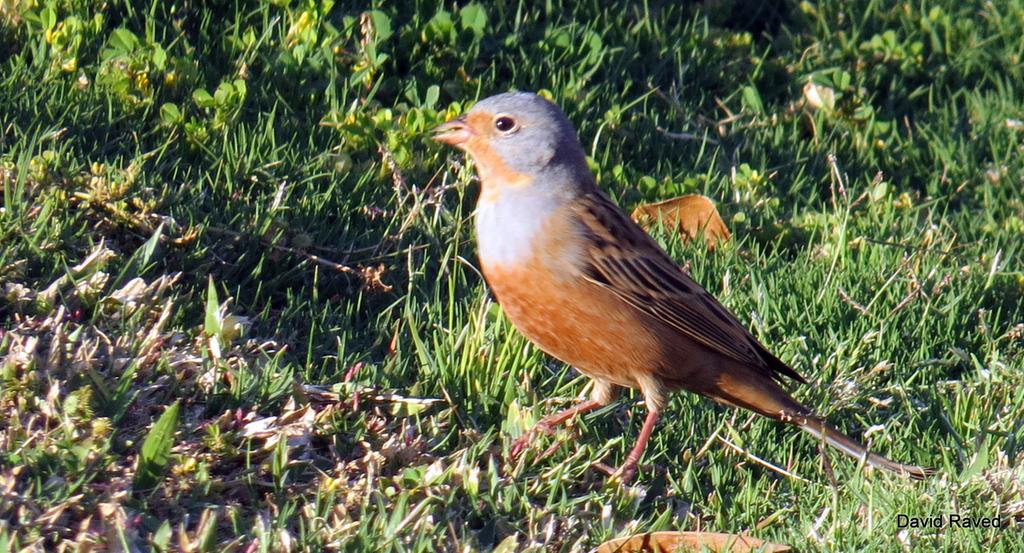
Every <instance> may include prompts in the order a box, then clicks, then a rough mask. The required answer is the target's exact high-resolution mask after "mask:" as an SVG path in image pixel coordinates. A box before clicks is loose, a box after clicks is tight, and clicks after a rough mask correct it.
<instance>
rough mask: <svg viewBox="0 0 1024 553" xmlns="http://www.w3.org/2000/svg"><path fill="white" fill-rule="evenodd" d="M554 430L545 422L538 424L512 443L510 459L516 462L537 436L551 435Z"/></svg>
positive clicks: (509, 453)
mask: <svg viewBox="0 0 1024 553" xmlns="http://www.w3.org/2000/svg"><path fill="white" fill-rule="evenodd" d="M551 432H552V429H551V427H550V426H548V425H546V424H544V423H543V422H539V423H537V424H536V425H535V426H534V427H533V428H531V429H529V430H528V431H527V432H526V434H523V435H522V436H520V437H519V439H517V440H516V441H514V442H512V447H511V448H510V449H509V452H508V458H509V460H512V461H514V460H515V459H516V458H518V457H519V456H520V455H521V454H522V453H523V452H524V451H526V448H527V447H529V446H530V442H531V441H533V439H534V438H535V437H536V436H537V434H545V435H546V434H551Z"/></svg>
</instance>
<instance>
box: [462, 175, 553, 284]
mask: <svg viewBox="0 0 1024 553" xmlns="http://www.w3.org/2000/svg"><path fill="white" fill-rule="evenodd" d="M558 206H559V202H558V201H557V200H555V199H554V198H552V197H551V196H549V195H547V194H538V193H537V191H529V190H514V189H510V190H503V191H502V192H501V195H500V198H495V200H494V201H487V202H485V201H481V202H480V203H478V204H477V206H476V211H475V212H474V221H475V223H476V240H477V248H478V251H479V255H480V261H481V263H483V264H484V265H488V266H510V265H514V264H517V263H522V262H526V261H528V260H529V259H530V257H531V255H533V254H534V253H536V249H537V244H538V243H537V240H538V239H539V238H542V237H541V236H540V233H541V232H542V231H543V230H544V227H545V226H546V225H547V223H548V220H549V219H550V217H551V215H552V214H553V213H554V211H555V210H556V209H557V207H558Z"/></svg>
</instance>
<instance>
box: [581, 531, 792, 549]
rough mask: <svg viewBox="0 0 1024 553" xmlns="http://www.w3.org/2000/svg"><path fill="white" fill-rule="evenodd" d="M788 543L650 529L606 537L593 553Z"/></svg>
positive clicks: (764, 546) (761, 546) (767, 546)
mask: <svg viewBox="0 0 1024 553" xmlns="http://www.w3.org/2000/svg"><path fill="white" fill-rule="evenodd" d="M791 550H792V548H790V547H789V546H788V545H782V544H778V543H769V542H766V541H763V540H759V539H757V538H752V537H750V536H743V535H737V534H722V533H718V532H650V533H647V534H637V535H635V536H629V537H627V538H618V539H614V540H610V541H606V542H604V543H602V544H601V545H599V546H598V547H597V549H595V550H594V553H674V552H677V551H716V552H717V551H729V552H730V553H743V552H746V551H763V552H765V553H781V552H783V551H791Z"/></svg>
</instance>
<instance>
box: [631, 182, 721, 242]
mask: <svg viewBox="0 0 1024 553" xmlns="http://www.w3.org/2000/svg"><path fill="white" fill-rule="evenodd" d="M632 217H633V220H634V221H636V222H637V223H639V224H640V225H642V226H643V227H644V228H646V229H648V230H650V227H651V226H652V225H656V224H657V223H658V221H659V220H660V221H662V223H663V224H664V225H665V228H676V229H678V230H679V232H680V234H682V236H683V239H684V240H686V241H689V240H693V239H694V238H696V237H697V236H698V235H699V234H700V233H701V231H703V232H704V240H705V241H706V242H707V244H708V249H710V250H713V249H715V246H716V245H717V244H718V243H719V242H723V241H725V240H728V239H729V236H731V235H730V233H729V228H728V227H726V226H725V222H724V221H722V217H721V216H719V215H718V209H716V208H715V203H714V202H712V201H711V200H710V199H709V198H708V197H707V196H701V195H700V194H688V195H686V196H679V197H678V198H672V199H670V200H664V201H661V202H656V203H653V204H646V205H641V206H639V207H637V208H636V209H634V210H633V215H632Z"/></svg>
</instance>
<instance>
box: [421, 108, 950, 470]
mask: <svg viewBox="0 0 1024 553" xmlns="http://www.w3.org/2000/svg"><path fill="white" fill-rule="evenodd" d="M433 138H434V139H435V140H437V141H439V142H443V143H445V144H448V145H451V146H454V147H455V148H458V149H461V150H463V151H465V152H466V153H467V154H469V156H470V157H471V158H472V159H473V163H474V165H475V167H476V171H477V174H478V176H479V177H480V184H481V190H480V196H479V200H478V201H477V205H476V210H475V212H474V219H475V221H474V223H475V227H476V240H477V247H478V251H479V257H480V266H481V268H482V270H483V274H484V278H485V279H486V281H487V283H488V285H489V286H490V288H491V290H492V292H493V293H494V295H495V297H496V298H497V300H498V303H499V304H500V305H501V307H502V309H503V310H504V312H505V315H506V316H507V317H508V319H509V320H510V321H511V322H512V324H513V325H515V327H516V328H517V329H518V330H519V331H520V332H521V333H522V334H523V335H524V336H526V338H527V339H529V340H530V341H531V342H533V343H534V344H535V345H536V346H537V347H539V348H540V349H541V350H543V351H544V352H546V353H548V354H549V355H551V356H553V357H555V358H557V359H559V360H561V361H563V362H565V363H567V364H569V365H571V366H573V367H575V368H576V369H577V370H579V371H580V372H581V373H583V374H585V375H586V376H588V377H590V378H591V379H592V380H593V389H592V394H591V397H590V399H588V400H586V401H582V402H581V403H579V404H577V405H576V406H574V407H572V408H569V409H566V410H564V411H561V412H559V413H556V414H553V415H550V416H548V417H546V418H544V419H542V420H541V421H540V422H539V423H538V424H537V425H536V426H535V427H534V428H533V429H532V430H531V431H530V432H528V433H527V434H525V435H524V436H523V437H522V438H520V439H519V440H518V441H517V442H516V443H514V444H513V446H512V449H511V455H512V456H513V457H515V456H517V455H518V454H519V453H521V452H522V450H523V449H525V447H526V446H527V445H529V442H530V440H531V437H532V436H534V435H536V434H537V433H539V432H543V433H547V432H550V431H551V430H552V428H553V427H554V426H555V425H558V424H560V423H562V422H565V421H566V420H568V419H570V418H572V417H574V416H576V415H579V414H581V413H585V412H587V411H591V410H593V409H596V408H598V407H601V406H603V405H606V404H608V403H609V402H611V401H613V400H614V399H615V398H616V396H617V393H618V391H619V389H620V388H634V389H637V390H639V391H640V393H641V394H643V397H644V402H645V404H646V407H647V417H646V419H645V420H644V424H643V427H642V429H641V431H640V436H639V438H638V439H637V442H636V445H635V447H633V449H632V450H631V451H630V452H629V454H628V455H627V456H626V459H625V461H624V462H623V463H622V465H621V466H620V467H619V468H618V470H616V471H615V473H614V474H613V477H615V478H618V479H619V480H620V481H621V482H623V483H625V482H628V481H629V480H630V479H631V478H632V477H633V476H634V474H635V473H636V467H637V463H638V462H639V460H640V457H641V455H642V453H643V450H644V446H645V445H646V443H647V440H648V439H649V438H650V436H651V432H652V431H653V430H654V426H655V424H656V422H657V420H658V416H659V415H660V414H661V413H662V411H663V410H664V409H665V405H666V403H667V399H668V395H669V393H670V392H674V391H676V390H682V389H685V390H690V391H692V392H696V393H698V394H701V395H703V396H705V397H708V398H710V399H712V400H714V401H717V402H719V403H722V404H726V405H731V406H736V407H743V408H745V409H749V410H751V411H753V412H755V413H758V414H760V415H764V416H766V417H769V418H772V419H775V420H777V421H781V422H785V423H789V424H792V425H795V426H798V427H800V428H801V429H803V430H805V431H806V432H808V433H809V434H811V435H813V436H814V437H815V438H817V439H819V440H823V441H824V442H826V443H828V444H830V445H832V446H833V447H836V448H837V449H839V450H840V451H842V452H843V453H846V454H848V455H851V456H853V457H857V458H863V459H864V460H865V462H866V463H867V464H869V465H873V466H876V467H879V468H883V469H886V470H890V471H893V472H897V473H900V474H903V475H907V476H910V477H912V478H924V477H925V476H927V475H928V474H930V473H931V472H932V471H931V470H930V469H926V468H922V467H918V466H912V465H904V464H900V463H897V462H894V461H890V460H889V459H886V458H885V457H882V456H880V455H876V454H874V453H869V452H868V451H867V450H866V449H865V447H864V446H863V445H861V444H860V443H858V442H857V441H855V440H853V439H851V438H849V437H848V436H846V435H844V434H843V433H842V432H840V431H838V430H836V429H835V428H833V427H832V426H829V425H828V424H827V423H826V422H825V421H824V420H822V419H821V418H820V417H818V416H816V415H815V414H814V413H813V412H812V411H811V410H809V409H808V408H806V407H804V406H803V405H801V404H800V403H799V402H797V401H796V400H795V399H793V398H792V397H790V395H789V394H788V393H786V391H785V390H784V389H783V388H782V386H781V385H780V384H782V383H783V382H784V379H785V378H789V379H792V380H795V381H798V382H801V383H806V381H805V380H804V379H803V378H802V377H801V376H800V375H799V374H797V372H796V371H794V370H793V369H792V368H790V367H789V366H788V365H786V364H785V363H784V362H782V361H781V360H779V359H778V358H777V357H775V356H774V355H772V353H771V352H769V351H768V350H767V349H766V348H765V347H764V346H763V345H761V343H760V342H758V341H757V339H755V338H754V337H753V335H751V334H750V332H749V331H748V330H747V329H746V327H744V326H743V324H742V323H740V322H739V321H738V320H737V319H736V317H735V316H734V315H733V314H732V313H730V312H729V310H728V309H726V308H725V307H724V306H723V305H722V304H721V303H719V302H718V301H717V300H716V299H715V298H714V297H713V296H712V295H711V294H709V293H708V292H707V291H706V290H704V289H703V288H702V287H701V286H700V285H699V284H697V283H696V282H694V280H693V279H691V278H690V276H689V275H688V274H687V273H686V272H685V271H684V270H683V269H681V268H680V267H679V266H678V265H677V264H676V263H675V262H674V261H673V260H672V258H670V257H669V255H668V254H667V253H665V251H664V250H663V249H662V248H661V247H660V246H659V245H658V244H657V243H656V242H655V241H654V240H653V239H652V238H651V237H650V236H648V235H647V233H646V232H644V231H643V229H641V228H640V227H639V226H637V224H636V223H634V222H633V221H632V220H631V219H630V218H629V217H627V216H626V215H625V213H624V212H623V211H622V210H621V209H619V207H618V206H616V205H615V203H613V202H612V200H611V199H610V198H609V197H608V196H607V195H605V194H604V192H602V191H601V190H600V189H598V187H597V184H596V181H595V179H594V175H593V173H592V172H591V171H590V169H589V168H588V167H587V163H586V158H585V156H584V153H583V147H582V145H581V144H580V141H579V138H578V137H577V135H576V131H575V129H574V128H573V126H572V123H571V122H570V121H569V119H568V118H567V117H566V116H565V114H564V113H563V112H562V110H561V109H560V108H559V107H558V106H556V105H555V104H553V103H551V102H549V101H548V100H546V99H544V98H542V97H540V96H538V95H536V94H532V93H525V92H511V93H506V94H498V95H496V96H492V97H490V98H487V99H484V100H481V101H480V102H478V103H477V104H476V105H475V106H473V108H472V109H470V110H469V111H468V112H467V113H466V114H465V115H463V116H461V117H458V118H456V119H453V120H451V121H449V122H447V123H444V124H442V125H440V126H438V127H437V128H436V129H434V136H433Z"/></svg>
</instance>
